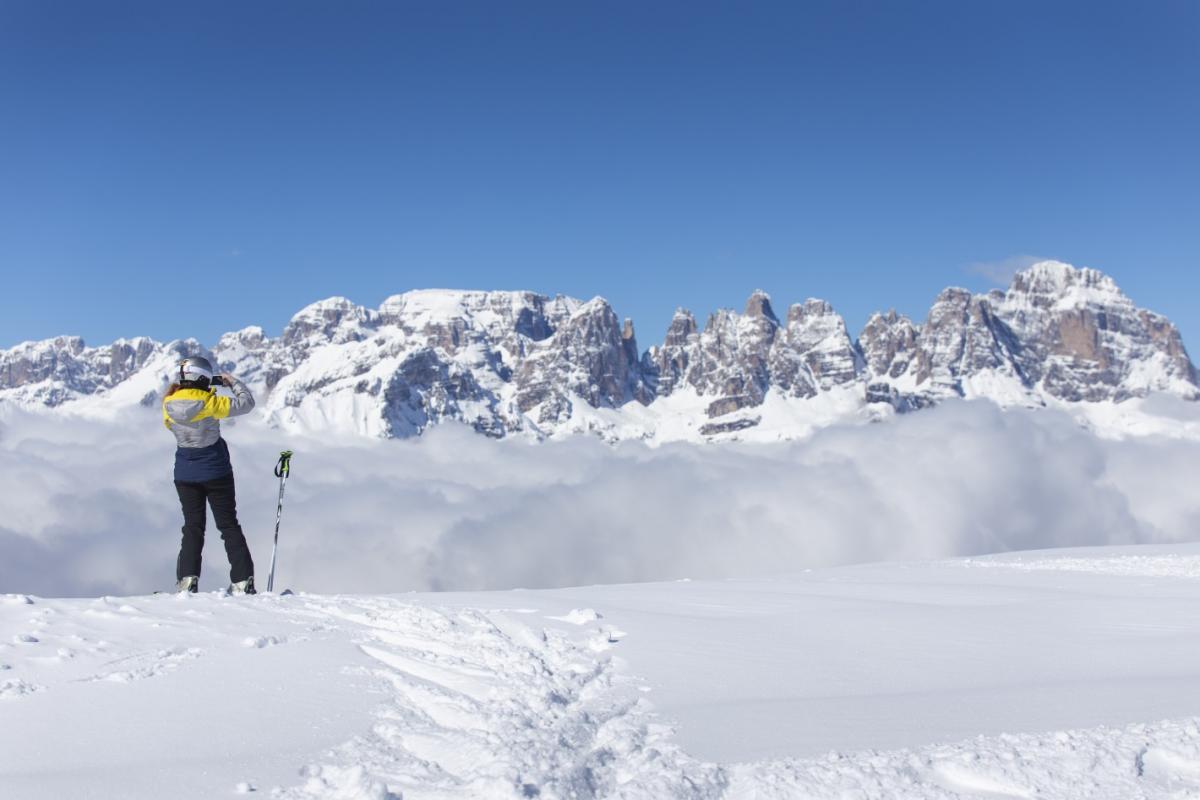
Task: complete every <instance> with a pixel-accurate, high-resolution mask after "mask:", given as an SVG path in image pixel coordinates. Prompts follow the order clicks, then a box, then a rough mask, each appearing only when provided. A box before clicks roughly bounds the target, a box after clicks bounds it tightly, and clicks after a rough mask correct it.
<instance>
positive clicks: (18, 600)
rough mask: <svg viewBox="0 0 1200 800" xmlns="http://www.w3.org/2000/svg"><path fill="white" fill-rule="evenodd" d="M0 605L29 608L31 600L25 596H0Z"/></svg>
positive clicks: (31, 603)
mask: <svg viewBox="0 0 1200 800" xmlns="http://www.w3.org/2000/svg"><path fill="white" fill-rule="evenodd" d="M0 603H5V604H7V605H13V606H31V605H33V598H32V597H30V596H29V595H27V594H3V595H0Z"/></svg>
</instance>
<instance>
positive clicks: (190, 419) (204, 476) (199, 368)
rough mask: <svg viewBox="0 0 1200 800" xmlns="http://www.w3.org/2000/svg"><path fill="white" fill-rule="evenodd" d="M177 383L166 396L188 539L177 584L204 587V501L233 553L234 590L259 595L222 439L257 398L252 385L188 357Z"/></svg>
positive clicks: (181, 364)
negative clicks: (225, 392)
mask: <svg viewBox="0 0 1200 800" xmlns="http://www.w3.org/2000/svg"><path fill="white" fill-rule="evenodd" d="M172 377H174V378H175V379H176V382H174V383H172V384H171V386H170V388H168V389H167V394H166V396H165V397H163V404H162V409H163V424H164V425H166V426H167V429H168V430H169V431H171V432H172V433H174V434H175V442H176V444H178V447H177V448H176V449H175V489H176V491H177V492H178V493H179V503H180V505H181V506H182V507H183V543H182V544H181V546H180V548H179V560H178V561H177V562H176V564H175V579H176V580H177V581H178V583H177V584H176V586H175V588H176V590H177V591H180V592H195V591H198V590H199V585H200V554H201V551H202V550H203V548H204V524H205V516H206V514H205V509H204V502H205V500H207V501H208V505H209V506H211V507H212V512H213V519H215V520H216V522H217V529H218V530H219V531H221V539H222V540H223V541H224V542H225V553H226V555H228V556H229V580H230V583H231V586H230V587H229V589H230V591H232V592H233V593H235V594H254V593H255V591H254V561H253V560H252V559H251V558H250V548H249V547H248V546H247V545H246V537H245V536H244V535H243V534H242V526H241V525H239V524H238V520H237V500H236V498H235V495H234V486H233V465H232V464H231V463H230V462H229V447H228V446H227V445H226V444H225V440H224V439H222V438H221V423H220V422H219V421H218V420H221V419H223V418H225V417H236V416H239V415H241V414H246V413H248V412H249V411H250V410H251V409H252V408H254V397H253V396H251V394H250V389H249V388H247V387H246V384H244V383H242V382H241V381H239V380H238V379H237V378H235V377H233V376H232V375H218V376H216V377H214V376H213V368H212V364H211V363H209V361H208V359H206V358H201V357H199V356H192V357H190V358H185V359H183V360H182V361H180V362H179V364H178V365H177V366H176V367H175V373H174V375H173V376H172ZM213 385H217V386H227V387H228V388H229V389H230V390H231V391H232V392H233V398H232V399H231V398H229V397H224V396H222V395H219V394H217V393H216V391H215V390H214V389H213V388H212V386H213Z"/></svg>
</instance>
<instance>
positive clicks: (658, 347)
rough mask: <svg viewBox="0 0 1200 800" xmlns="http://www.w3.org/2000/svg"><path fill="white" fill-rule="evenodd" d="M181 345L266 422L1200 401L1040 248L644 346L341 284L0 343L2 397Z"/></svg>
mask: <svg viewBox="0 0 1200 800" xmlns="http://www.w3.org/2000/svg"><path fill="white" fill-rule="evenodd" d="M190 354H203V355H206V356H208V357H209V358H211V359H212V360H213V361H214V363H216V364H218V365H219V368H220V369H221V370H223V371H229V372H233V373H235V374H237V375H238V376H239V377H242V378H243V379H244V380H246V381H248V382H249V383H250V384H251V386H252V387H253V389H254V390H255V393H256V395H257V396H258V397H259V399H260V406H261V409H262V411H261V412H260V413H262V414H263V415H264V416H265V417H266V419H267V421H268V422H270V423H271V424H274V425H277V426H280V427H282V428H285V429H289V430H334V431H338V432H346V433H359V434H366V435H370V436H377V437H385V438H391V437H408V436H414V435H418V434H420V433H422V432H424V431H426V430H428V429H429V428H430V427H431V426H436V425H438V424H440V423H442V422H446V421H455V422H460V423H465V424H467V425H470V426H472V427H473V428H474V429H475V430H476V431H478V432H479V433H481V434H484V435H487V436H491V437H497V438H500V437H505V436H510V435H513V434H524V435H530V436H534V437H537V438H544V437H552V436H559V435H565V434H568V433H578V432H591V433H596V434H599V435H601V436H603V437H604V438H606V439H610V440H619V439H627V438H640V439H651V440H661V441H667V440H673V439H704V440H707V439H728V438H772V439H773V438H790V437H794V436H799V435H803V434H804V433H807V432H808V431H810V430H812V429H813V428H814V427H818V426H820V425H823V424H827V423H828V422H830V421H834V420H838V419H846V418H848V417H855V418H862V419H876V418H880V417H882V416H887V415H890V414H894V413H907V412H911V411H916V410H919V409H922V408H925V407H928V406H931V405H935V404H937V403H939V402H942V401H943V400H946V399H948V398H967V399H976V398H980V399H987V400H991V401H993V402H995V403H997V404H999V405H1002V406H1005V407H1011V406H1028V407H1041V406H1058V407H1063V406H1066V407H1070V406H1075V405H1078V404H1097V403H1101V404H1121V403H1123V402H1124V401H1127V400H1130V399H1134V398H1142V397H1146V396H1148V395H1151V394H1153V393H1166V394H1170V395H1174V396H1176V397H1178V398H1181V399H1183V400H1188V401H1194V400H1196V399H1197V398H1200V387H1198V385H1197V372H1196V369H1195V367H1194V365H1193V364H1192V362H1191V360H1190V358H1189V357H1188V354H1187V352H1186V350H1185V348H1184V346H1183V342H1182V339H1181V337H1180V335H1179V331H1178V330H1177V329H1176V328H1175V326H1174V325H1173V324H1172V323H1171V322H1170V320H1168V319H1167V318H1165V317H1163V316H1161V315H1159V314H1156V313H1154V312H1152V311H1148V310H1145V309H1142V308H1139V307H1137V306H1135V305H1134V303H1133V302H1132V301H1131V300H1130V299H1129V298H1128V297H1127V296H1126V295H1125V294H1124V293H1123V292H1122V291H1121V290H1120V289H1119V288H1118V287H1117V285H1116V283H1115V282H1114V281H1113V280H1112V279H1111V278H1110V277H1108V276H1107V275H1105V274H1103V273H1101V272H1098V271H1096V270H1092V269H1077V268H1075V267H1072V266H1070V265H1068V264H1064V263H1061V262H1055V261H1044V262H1041V263H1038V264H1035V265H1033V266H1032V267H1030V268H1029V269H1027V270H1024V271H1022V272H1020V273H1018V274H1017V275H1016V276H1015V278H1014V279H1013V281H1012V284H1011V286H1009V288H1008V289H1007V290H993V291H991V292H988V293H986V294H972V293H971V292H968V291H966V290H964V289H958V288H948V289H945V290H944V291H942V292H941V293H940V294H939V295H938V296H937V298H936V299H935V300H934V302H933V305H932V307H931V308H930V310H929V314H928V315H927V317H926V318H925V319H924V320H923V321H920V322H917V321H914V320H911V319H909V318H908V317H905V316H903V315H900V314H897V313H895V312H894V311H893V312H889V313H886V314H875V315H873V316H872V317H871V318H870V320H868V322H867V323H866V325H865V327H864V328H863V330H862V331H861V332H860V333H859V335H858V337H857V338H854V337H852V336H851V335H850V333H849V332H848V330H847V327H846V324H845V321H844V320H843V319H842V317H841V316H840V315H839V314H838V313H837V312H836V311H834V309H833V307H832V306H831V305H830V304H829V303H827V302H825V301H823V300H816V299H810V300H806V301H805V302H803V303H797V304H795V305H792V306H791V307H789V308H787V309H786V310H782V313H780V312H778V311H776V309H775V308H774V307H773V305H772V303H771V298H770V297H769V295H767V294H766V293H765V292H761V291H756V292H755V293H753V294H752V295H751V296H750V298H749V299H748V300H747V302H746V304H745V307H744V309H743V311H742V312H741V313H737V312H735V311H731V310H725V309H722V310H719V311H717V312H715V313H713V314H712V315H710V316H709V318H708V319H707V321H706V322H705V324H704V326H703V327H700V326H699V325H698V324H697V321H696V319H695V317H694V316H693V315H692V314H691V313H690V312H689V311H687V310H684V309H679V310H678V311H676V313H675V315H674V318H673V319H672V320H671V323H670V325H669V327H668V329H667V332H666V336H665V337H664V339H663V341H662V342H661V343H659V344H654V345H653V346H651V347H649V348H648V349H646V350H644V351H643V350H641V349H639V346H638V344H637V340H636V337H635V334H634V326H633V322H632V321H631V320H629V319H625V320H621V319H620V318H619V317H618V316H617V315H616V313H615V312H614V311H613V309H612V307H611V306H610V305H609V303H608V302H607V301H605V300H604V299H602V298H599V297H597V298H594V299H592V300H589V301H587V302H583V301H581V300H577V299H574V298H570V297H564V296H556V297H548V296H545V295H540V294H535V293H533V292H520V291H452V290H417V291H410V292H405V293H404V294H399V295H395V296H393V297H390V298H388V299H387V300H385V301H384V302H383V304H382V305H380V306H379V308H377V309H371V308H365V307H363V306H360V305H356V304H355V303H353V302H351V301H350V300H347V299H346V298H343V297H334V298H329V299H326V300H322V301H320V302H317V303H313V304H312V305H310V306H308V307H306V308H304V309H302V310H300V311H299V312H298V313H297V314H296V315H295V316H294V317H292V319H291V321H290V322H289V323H288V324H287V326H286V327H285V328H284V330H283V332H282V334H281V335H280V336H278V337H270V336H267V335H266V333H264V331H263V330H262V328H259V327H248V328H244V329H242V330H240V331H235V332H232V333H227V334H225V335H224V336H222V337H221V338H220V340H219V341H217V342H216V343H215V344H213V345H212V346H211V347H206V346H205V345H203V344H201V343H200V342H197V341H195V340H192V339H181V340H176V341H172V342H169V343H161V342H157V341H154V340H152V339H149V338H144V337H140V338H135V339H122V340H118V341H116V342H114V343H112V344H111V345H106V346H101V347H89V346H87V345H86V344H85V343H84V341H83V340H82V339H81V338H79V337H74V336H63V337H57V338H54V339H47V340H43V341H38V342H26V343H23V344H20V345H18V346H16V347H13V348H11V349H8V350H4V351H0V404H6V403H7V404H12V405H16V406H20V407H25V408H47V407H49V408H53V409H61V410H64V411H70V410H72V409H79V410H85V409H90V410H95V409H98V408H118V407H123V406H127V405H130V404H140V405H147V406H153V405H156V404H157V402H158V398H159V396H160V395H161V393H162V391H163V389H164V388H165V386H166V384H167V381H168V373H169V370H170V366H171V364H172V363H173V362H174V361H175V360H177V359H178V358H180V357H182V356H185V355H190Z"/></svg>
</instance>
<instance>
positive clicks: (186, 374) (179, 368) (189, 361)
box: [172, 356, 213, 383]
mask: <svg viewBox="0 0 1200 800" xmlns="http://www.w3.org/2000/svg"><path fill="white" fill-rule="evenodd" d="M172 377H174V378H176V379H177V380H179V382H180V383H182V382H183V381H198V380H201V379H204V380H206V381H210V382H211V381H212V379H213V367H212V363H211V362H209V360H208V359H207V358H204V357H203V356H188V357H187V358H185V359H183V360H182V361H180V362H179V363H178V364H176V365H175V374H174V375H173V376H172Z"/></svg>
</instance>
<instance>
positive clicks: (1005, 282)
mask: <svg viewBox="0 0 1200 800" xmlns="http://www.w3.org/2000/svg"><path fill="white" fill-rule="evenodd" d="M1046 260H1048V259H1046V258H1043V257H1041V256H1029V255H1020V256H1009V257H1008V258H1002V259H1000V260H999V261H976V262H973V263H971V264H968V265H967V266H966V267H964V268H963V269H964V271H966V272H967V273H968V274H969V275H976V276H978V277H981V278H984V279H985V280H987V281H988V283H991V284H992V285H994V286H999V287H1001V288H1008V286H1009V285H1010V284H1011V283H1012V280H1013V277H1014V276H1015V275H1016V274H1017V273H1018V272H1020V271H1021V270H1024V269H1029V268H1030V267H1032V266H1033V265H1034V264H1036V263H1038V262H1039V261H1046Z"/></svg>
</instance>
